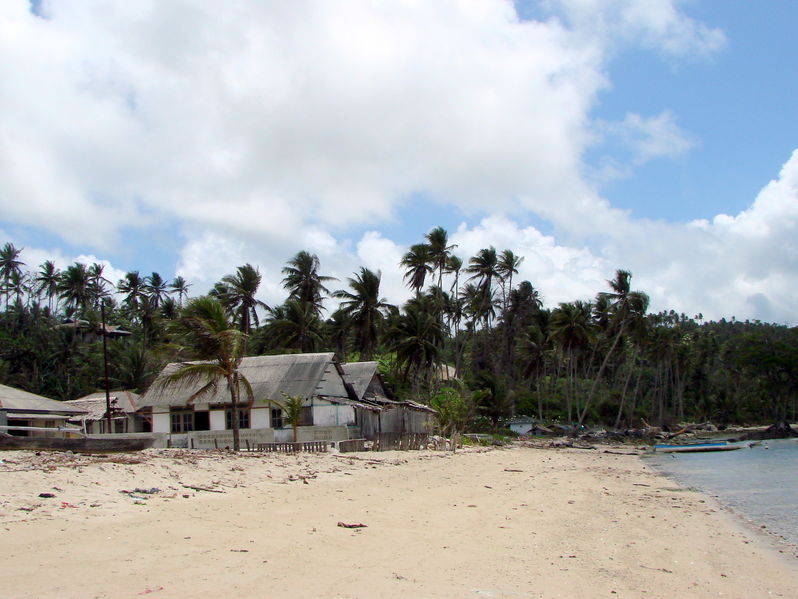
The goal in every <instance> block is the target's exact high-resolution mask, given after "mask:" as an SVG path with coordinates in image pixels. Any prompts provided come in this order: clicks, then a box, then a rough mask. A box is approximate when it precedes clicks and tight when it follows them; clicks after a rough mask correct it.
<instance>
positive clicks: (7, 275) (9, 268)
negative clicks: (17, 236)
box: [0, 243, 25, 310]
mask: <svg viewBox="0 0 798 599" xmlns="http://www.w3.org/2000/svg"><path fill="white" fill-rule="evenodd" d="M22 249H23V248H19V249H17V248H15V247H14V244H13V243H6V244H5V245H4V246H3V247H2V248H0V279H2V280H3V293H4V295H5V296H6V310H8V296H9V295H10V293H11V291H10V289H9V282H10V280H11V277H12V276H13V275H15V274H16V275H21V274H22V268H21V267H22V266H24V265H25V263H24V262H22V260H19V255H20V254H21V253H22Z"/></svg>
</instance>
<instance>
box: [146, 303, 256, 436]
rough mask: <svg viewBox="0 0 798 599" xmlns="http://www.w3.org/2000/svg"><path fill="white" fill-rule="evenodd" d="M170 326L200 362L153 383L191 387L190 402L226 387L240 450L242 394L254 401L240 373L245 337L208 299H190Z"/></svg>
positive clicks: (180, 367) (182, 367) (220, 308)
mask: <svg viewBox="0 0 798 599" xmlns="http://www.w3.org/2000/svg"><path fill="white" fill-rule="evenodd" d="M172 326H173V332H174V333H175V334H176V336H177V338H178V339H180V340H181V342H182V343H183V345H184V346H185V347H186V348H188V349H189V350H190V351H191V352H192V354H193V355H194V356H195V357H197V358H199V359H200V360H201V361H200V362H183V363H181V364H180V365H179V366H178V368H177V370H176V371H174V372H173V373H171V374H169V375H167V376H165V377H163V378H161V379H160V380H159V381H157V382H156V384H157V385H160V386H162V387H170V386H178V385H180V386H183V385H189V386H191V387H192V388H194V389H196V390H195V391H194V392H193V393H192V394H191V397H190V398H189V402H193V401H194V400H196V399H197V398H199V397H202V396H204V395H209V394H213V393H215V392H216V391H217V390H218V388H219V385H220V384H226V386H227V391H228V392H229V393H230V408H231V411H232V417H233V418H232V420H233V450H235V451H239V450H240V449H241V442H240V439H239V421H238V410H239V407H240V406H241V394H242V391H243V393H244V396H245V397H246V399H247V402H248V403H250V404H251V403H252V402H253V401H254V395H253V393H252V386H251V385H250V383H249V381H248V380H247V378H246V377H245V376H244V375H243V374H242V373H241V371H240V366H241V360H242V359H243V357H244V347H245V346H246V337H247V335H246V334H245V333H243V332H241V331H240V330H238V328H237V327H236V326H235V325H234V324H233V323H232V322H230V320H229V318H228V316H227V312H226V310H225V308H224V306H222V304H221V302H219V300H217V299H216V298H213V297H209V296H203V297H198V298H195V299H193V300H191V301H190V302H189V303H188V305H187V306H186V308H185V310H184V311H183V315H182V316H181V318H180V319H179V320H177V321H175V323H173V325H172Z"/></svg>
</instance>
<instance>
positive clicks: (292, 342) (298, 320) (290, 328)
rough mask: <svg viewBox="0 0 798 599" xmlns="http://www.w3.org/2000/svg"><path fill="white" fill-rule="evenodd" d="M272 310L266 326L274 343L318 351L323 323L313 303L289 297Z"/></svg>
mask: <svg viewBox="0 0 798 599" xmlns="http://www.w3.org/2000/svg"><path fill="white" fill-rule="evenodd" d="M271 312H272V316H271V318H270V319H269V322H268V324H267V325H266V327H267V330H268V332H269V335H270V337H271V339H272V341H273V342H274V343H276V344H278V345H280V346H282V347H285V348H290V349H297V350H299V351H301V352H313V351H316V347H317V346H318V345H319V344H321V342H322V338H321V326H322V323H321V320H319V317H318V314H317V313H316V310H315V309H314V307H313V306H312V305H311V304H309V303H305V302H301V301H299V300H298V299H296V298H289V299H288V300H287V301H286V302H285V303H284V304H283V305H282V306H277V307H276V308H274V309H273V310H272V311H271Z"/></svg>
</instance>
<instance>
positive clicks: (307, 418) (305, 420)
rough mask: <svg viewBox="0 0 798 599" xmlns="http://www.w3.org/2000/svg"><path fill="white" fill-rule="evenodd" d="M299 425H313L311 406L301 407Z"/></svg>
mask: <svg viewBox="0 0 798 599" xmlns="http://www.w3.org/2000/svg"><path fill="white" fill-rule="evenodd" d="M299 426H313V408H312V407H310V406H307V407H305V408H302V413H301V414H300V415H299Z"/></svg>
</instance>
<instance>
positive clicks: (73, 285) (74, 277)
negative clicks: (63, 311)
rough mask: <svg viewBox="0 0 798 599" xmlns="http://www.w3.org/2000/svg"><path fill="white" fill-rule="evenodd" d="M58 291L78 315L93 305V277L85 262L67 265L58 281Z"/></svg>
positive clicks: (60, 296) (61, 297)
mask: <svg viewBox="0 0 798 599" xmlns="http://www.w3.org/2000/svg"><path fill="white" fill-rule="evenodd" d="M58 293H59V298H60V299H62V300H64V302H65V303H66V306H67V307H68V308H71V309H72V310H73V311H74V312H75V313H76V317H77V316H78V315H79V314H80V313H82V312H84V311H85V310H86V309H87V308H88V307H89V306H90V305H91V302H92V299H93V295H92V290H91V277H90V276H89V272H88V269H87V268H86V265H85V264H81V263H80V262H76V263H75V264H73V265H71V266H67V268H66V270H65V271H64V272H62V273H61V279H60V280H59V281H58Z"/></svg>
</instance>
